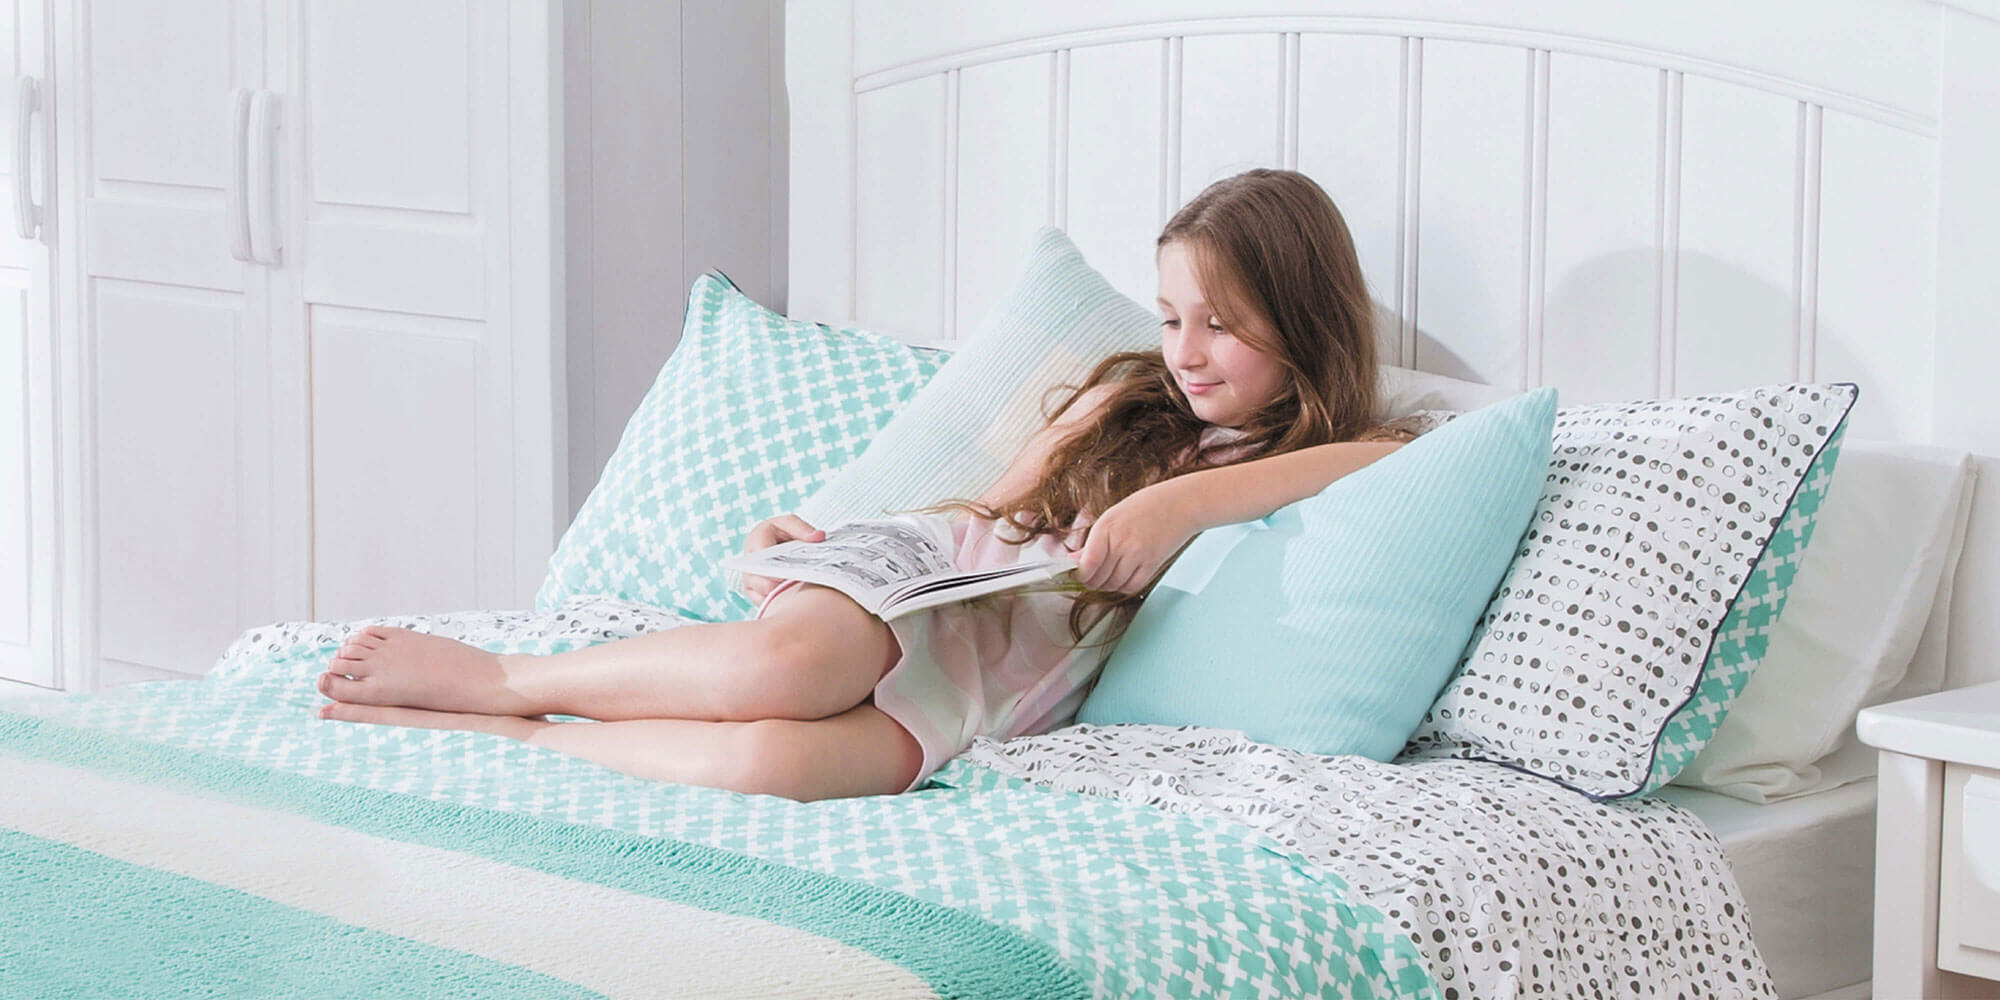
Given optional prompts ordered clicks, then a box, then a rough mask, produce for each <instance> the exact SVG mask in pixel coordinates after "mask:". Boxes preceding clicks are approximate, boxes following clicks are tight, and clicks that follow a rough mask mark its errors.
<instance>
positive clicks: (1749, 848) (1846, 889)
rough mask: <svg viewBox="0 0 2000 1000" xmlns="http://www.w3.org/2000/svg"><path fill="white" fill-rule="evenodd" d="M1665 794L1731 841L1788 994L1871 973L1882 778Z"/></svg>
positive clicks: (1823, 990)
mask: <svg viewBox="0 0 2000 1000" xmlns="http://www.w3.org/2000/svg"><path fill="white" fill-rule="evenodd" d="M1658 794H1659V795H1660V797H1662V798H1664V799H1667V800H1668V801H1670V802H1674V803H1677V804H1679V805H1682V806H1686V807H1687V808H1688V809H1690V810H1692V811H1693V812H1694V814H1695V815H1696V816H1699V817H1701V819H1702V822H1704V823H1706V824H1708V828H1709V831H1710V832H1712V833H1714V834H1715V836H1716V838H1717V839H1718V840H1720V841H1722V847H1723V850H1724V851H1726V852H1727V853H1728V855H1729V861H1730V864H1731V865H1733V866H1734V867H1735V870H1736V883H1737V886H1738V887H1739V888H1741V889H1742V890H1743V899H1744V902H1745V903H1746V904H1747V905H1748V906H1749V908H1750V928H1751V932H1752V933H1753V934H1754V935H1755V937H1756V940H1757V949H1758V950H1759V951H1760V952H1762V953H1763V955H1764V963H1765V964H1766V965H1768V966H1770V968H1771V978H1772V980H1774V981H1775V982H1776V983H1777V986H1778V993H1779V995H1780V996H1783V997H1786V998H1788V1000H1789V998H1793V997H1813V996H1821V995H1827V994H1829V993H1830V992H1831V991H1833V990H1836V989H1838V988H1840V987H1845V986H1852V985H1854V984H1858V983H1862V982H1864V981H1865V980H1867V978H1868V955H1869V951H1870V948H1871V947H1872V945H1873V936H1872V932H1873V929H1874V921H1873V920H1872V919H1871V914H1872V905H1873V902H1874V899H1875V779H1874V778H1872V777H1871V778H1864V779H1862V780H1860V781H1856V782H1853V783H1851V784H1846V785H1842V786H1840V787H1838V788H1832V789H1828V790H1826V791H1823V792H1815V793H1813V794H1810V795H1802V796H1799V797H1798V798H1794V799H1785V800H1783V801H1780V802H1771V803H1765V804H1758V803H1754V802H1745V801H1743V800H1741V799H1734V798H1730V797H1729V796H1727V795H1718V794H1716V793H1714V792H1709V791H1703V790H1701V789H1699V788H1682V787H1679V786H1677V785H1669V786H1668V787H1666V788H1665V789H1662V790H1661V791H1660V792H1659V793H1658ZM1835 995H1838V994H1835ZM1864 995H1865V994H1864Z"/></svg>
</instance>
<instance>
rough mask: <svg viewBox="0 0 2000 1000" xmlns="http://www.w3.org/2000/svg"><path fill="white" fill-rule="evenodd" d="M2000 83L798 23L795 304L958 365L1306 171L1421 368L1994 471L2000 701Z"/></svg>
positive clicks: (1720, 34)
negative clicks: (1182, 211) (1758, 415)
mask: <svg viewBox="0 0 2000 1000" xmlns="http://www.w3.org/2000/svg"><path fill="white" fill-rule="evenodd" d="M1996 60H2000V0H1810V2H1808V0H1789V2H1776V0H1762V2H1759V0H1752V2H1748V3H1746V2H1743V0H1673V2H1662V0H1646V2H1635V3H1616V4H1606V3H1598V2H1591V0H1393V2H1392V0H1326V2H1306V0H1271V2H1262V3H1257V4H1236V3H1227V2H1224V0H1090V2H1077V0H1015V2H1010V3H1006V4H999V3H981V4H961V3H943V4H941V3H934V2H931V0H790V2H789V3H788V4H787V9H786V57H785V63H786V76H787V83H788V90H789V98H790V105H789V116H790V124H789V129H790V157H791V159H790V175H791V181H790V206H789V212H790V232H789V244H790V262H789V266H790V273H789V276H788V286H789V287H788V310H789V311H790V312H791V313H792V314H793V315H796V316H804V317H811V318H814V319H823V320H828V321H834V320H847V321H853V322H856V323H859V324H861V325H864V326H867V327H869V328H872V329H879V330H883V331H886V332H889V333H893V334H895V335H897V336H900V337H903V338H905V339H908V340H911V341H914V342H919V343H943V344H949V343H951V342H952V341H954V340H956V339H958V338H960V337H962V336H965V335H967V334H969V333H970V332H971V330H972V329H973V327H974V325H975V324H976V323H977V322H978V319H979V317H980V316H981V315H982V313H983V312H984V311H985V309H986V308H987V307H988V306H989V305H990V304H991V303H992V302H993V301H994V300H995V299H996V298H997V297H998V295H999V294H1000V293H1001V291H1002V289H1003V287H1004V285H1005V284H1006V283H1007V282H1008V281H1010V280H1011V278H1012V276H1013V274H1012V272H1013V269H1014V268H1015V267H1016V266H1018V260H1019V258H1020V257H1021V255H1022V254H1023V253H1024V252H1025V248H1026V245H1027V239H1028V236H1029V234H1030V233H1032V231H1033V230H1034V229H1035V227H1037V226H1039V225H1042V224H1044V223H1053V224H1055V225H1059V226H1062V227H1064V228H1065V229H1066V230H1068V231H1069V233H1070V235H1071V236H1072V237H1073V238H1074V239H1075V240H1076V242H1077V244H1078V245H1079V246H1080V247H1081V248H1082V249H1083V251H1084V254H1085V255H1086V256H1087V257H1088V258H1089V259H1090V261H1091V263H1092V264H1094V265H1095V266H1097V267H1098V268H1099V269H1100V270H1102V271H1104V272H1105V273H1106V274H1107V275H1108V276H1109V277H1110V278H1111V279H1112V281H1113V283H1114V284H1115V285H1117V286H1118V287H1119V288H1120V289H1121V290H1122V291H1124V292H1125V293H1126V294H1128V295H1131V296H1132V297H1133V298H1135V299H1137V300H1138V301H1140V302H1150V301H1151V300H1152V298H1153V293H1152V287H1153V269H1152V255H1151V246H1152V240H1153V238H1154V237H1155V236H1156V235H1157V234H1158V232H1159V229H1160V226H1161V225H1162V224H1163V223H1164V222H1165V221H1166V219H1167V217H1168V216H1169V215H1170V214H1171V213H1172V212H1173V211H1174V209H1175V208H1176V207H1178V206H1179V205H1180V204H1182V203H1183V202H1185V201H1186V200H1187V199H1188V198H1189V197H1191V196H1193V195H1194V194H1195V193H1196V192H1197V191H1199V190H1200V189H1201V188H1202V187H1203V186H1204V185H1206V184H1207V183H1208V182H1210V181H1212V180H1215V179H1217V178H1219V177H1223V176H1226V175H1228V174H1231V173H1234V172H1236V171H1238V170H1241V169H1244V168H1246V167H1251V166H1284V167H1290V168H1293V169H1297V170H1302V171H1304V172H1306V173H1308V174H1310V175H1312V176H1313V177H1314V178H1315V179H1317V180H1318V181H1319V182H1320V183H1321V184H1322V185H1323V186H1325V187H1326V189H1327V190H1328V192H1329V193H1331V194H1332V195H1333V198H1334V200H1335V201H1336V202H1337V203H1339V205H1340V206H1341V209H1342V212H1343V213H1344V214H1345V215H1346V217H1347V221H1348V224H1349V227H1350V228H1351V229H1352V231H1353V232H1354V235H1355V238H1356V241H1357V243H1358V244H1359V247H1360V251H1361V255H1362V260H1363V264H1364V269H1365V271H1366V273H1367V276H1368V279H1369V282H1370V284H1371V286H1372V287H1373V289H1374V293H1375V296H1376V298H1377V300H1378V302H1379V303H1380V306H1381V309H1382V311H1383V314H1384V315H1385V317H1387V318H1388V321H1387V322H1385V323H1384V324H1383V347H1384V352H1385V353H1384V356H1385V357H1386V358H1389V359H1393V360H1395V361H1397V362H1398V363H1400V364H1403V365H1405V366H1409V367H1414V368H1420V369H1424V370H1427V371H1433V372H1438V373H1440V374H1445V375H1451V376H1455V377H1459V378H1468V379H1473V380H1476V381H1482V382H1488V383H1492V384H1495V385H1509V386H1515V387H1518V388H1522V389H1526V388H1530V387H1534V386H1540V385H1555V386H1558V387H1560V388H1561V390H1562V393H1563V398H1564V400H1565V402H1586V401H1591V400H1602V399H1629V398H1641V397H1652V396H1671V395H1679V394H1686V393H1690V392H1701V391H1709V390H1721V389H1734V388H1741V387H1745V386H1750V385H1755V384H1760V383H1766V382H1776V381H1787V380H1805V381H1820V380H1852V381H1854V382H1856V383H1859V384H1860V385H1861V387H1862V397H1861V401H1860V403H1859V404H1858V406H1857V407H1856V409H1855V411H1854V413H1853V416H1852V418H1851V423H1850V432H1851V433H1852V434H1853V435H1855V436H1858V437H1865V438H1870V439H1877V440H1892V441H1908V442H1918V443H1926V444H1934V445H1940V446H1944V447H1950V448H1959V449H1964V450H1966V451H1970V452H1972V453H1973V454H1974V455H1976V456H1978V462H1979V466H1980V469H1979V471H1980V473H1981V478H1982V480H1983V481H1984V483H1986V484H1987V486H1986V488H1984V489H1981V490H1978V491H1977V492H1976V495H1975V499H1974V504H1975V508H1974V510H1973V513H1972V517H1971V522H1970V526H1969V528H1968V531H1967V537H1966V546H1965V554H1964V557H1963V559H1962V560H1961V562H1960V564H1959V568H1958V574H1957V580H1956V594H1955V607H1956V608H1957V610H1958V612H1959V613H1958V614H1956V615H1954V616H1953V617H1952V622H1951V628H1950V633H1949V643H1948V651H1947V662H1948V667H1947V672H1946V686H1947V687H1960V686H1964V685H1969V684H1974V683H1981V682H1986V681H1994V680H2000V615H1993V614H1992V613H1991V612H1992V611H1994V610H1996V609H2000V488H1995V487H1996V486H2000V392H1996V391H1994V390H1993V389H1992V388H1991V387H1990V386H1989V384H1988V382H1989V380H1991V379H1992V378H1993V377H1994V376H1996V375H2000V281H1995V280H1994V275H1993V269H1994V267H1995V266H1996V263H2000V184H1996V183H1995V182H1994V180H1993V179H1994V178H1996V177H2000V74H1996V73H1995V72H1994V70H1993V68H1992V67H1993V66H1994V64H1995V61H1996ZM1890 780H1891V773H1890V771H1889V770H1888V769H1886V768H1885V770H1884V781H1885V782H1887V781H1890ZM1899 780H1900V779H1899ZM1910 780H1912V781H1916V782H1919V787H1913V788H1911V789H1910V792H1911V793H1912V794H1913V795H1914V796H1915V799H1914V800H1913V801H1916V802H1923V801H1926V796H1928V801H1929V802H1930V803H1931V804H1932V805H1933V806H1934V805H1935V802H1936V796H1937V795H1939V794H1941V789H1937V788H1929V789H1927V788H1925V787H1920V785H1921V782H1922V781H1924V780H1931V781H1932V782H1933V783H1934V782H1935V778H1931V779H1925V778H1923V777H1922V776H1921V775H1918V776H1916V777H1912V778H1911V779H1910ZM1883 834H1884V836H1885V838H1886V837H1890V836H1891V835H1892V834H1893V835H1896V836H1900V832H1898V831H1894V830H1891V829H1890V827H1889V826H1888V825H1887V824H1886V823H1885V826H1884V829H1883ZM1879 901H1881V900H1879V899H1878V902H1879ZM1921 943H1922V941H1921V937H1920V936H1919V937H1915V938H1913V939H1912V941H1911V943H1910V944H1909V947H1908V948H1907V949H1904V950H1902V951H1896V952H1893V953H1891V954H1884V953H1883V952H1882V951H1881V950H1880V949H1879V948H1878V952H1877V957H1876V964H1877V973H1878V977H1879V976H1880V975H1881V973H1882V972H1883V970H1884V968H1885V962H1886V963H1890V964H1896V963H1902V962H1906V961H1907V962H1914V961H1916V960H1917V959H1916V955H1917V953H1918V952H1920V951H1921Z"/></svg>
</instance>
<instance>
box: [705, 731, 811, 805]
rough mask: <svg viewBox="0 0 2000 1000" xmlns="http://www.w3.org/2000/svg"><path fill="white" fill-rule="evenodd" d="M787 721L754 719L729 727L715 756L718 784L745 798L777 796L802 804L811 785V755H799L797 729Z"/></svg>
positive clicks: (807, 796) (808, 795)
mask: <svg viewBox="0 0 2000 1000" xmlns="http://www.w3.org/2000/svg"><path fill="white" fill-rule="evenodd" d="M802 725H805V724H804V723H799V722H794V721H792V720H790V719H758V720H756V721H754V722H738V723H733V724H731V725H730V727H729V738H728V739H727V740H726V741H725V746H724V747H723V748H722V752H721V753H719V754H718V755H717V764H718V765H719V770H720V771H721V773H720V774H718V775H717V778H718V784H720V785H721V786H722V787H724V788H728V789H730V790H732V791H737V792H743V793H745V794H749V795H780V796H783V797H785V798H788V799H799V800H802V801H803V800H806V799H810V798H814V797H815V796H813V795H810V794H806V793H807V792H808V791H809V788H810V785H811V781H810V778H811V773H810V772H811V769H812V767H813V765H814V763H815V762H814V761H813V760H812V759H811V755H808V754H803V753H800V752H799V744H800V740H799V739H798V733H797V729H798V727H799V726H802Z"/></svg>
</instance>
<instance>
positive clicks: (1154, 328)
mask: <svg viewBox="0 0 2000 1000" xmlns="http://www.w3.org/2000/svg"><path fill="white" fill-rule="evenodd" d="M1159 322H1160V320H1159V317H1157V316H1155V315H1153V313H1151V312H1150V311H1148V310H1146V309H1144V308H1141V307H1140V306H1139V304H1138V303H1136V302H1133V301H1132V300H1131V299H1128V298H1126V297H1125V296H1124V295H1122V294H1120V293H1119V292H1118V290H1117V289H1115V288H1113V287H1111V283H1110V282H1109V281H1106V280H1105V279H1104V276H1103V275H1101V274H1098V273H1097V272H1096V271H1095V270H1093V269H1092V268H1091V267H1090V265H1089V264H1086V263H1084V260H1083V254H1081V253H1079V252H1078V251H1077V249H1076V244H1074V243H1071V242H1070V239H1069V236H1068V235H1067V234H1065V233H1064V232H1063V231H1062V230H1060V229H1057V228H1056V227H1054V226H1043V227H1042V228H1041V229H1040V230H1038V231H1036V233H1035V238H1034V241H1033V244H1032V246H1031V249H1030V250H1029V253H1028V263H1027V267H1026V268H1025V269H1024V270H1023V271H1022V273H1021V276H1020V277H1019V278H1018V279H1017V280H1016V281H1015V282H1014V287H1013V288H1012V289H1010V290H1009V291H1008V292H1007V294H1006V295H1005V296H1003V297H1002V298H1001V299H1000V301H999V302H998V303H996V304H995V305H994V306H993V309H992V311H990V312H988V313H987V314H986V317H985V319H983V320H981V321H980V324H979V328H978V329H977V330H975V331H974V332H973V334H972V336H971V337H969V338H967V339H966V340H965V341H964V342H963V343H962V344H958V345H953V347H954V353H953V354H952V357H951V360H950V361H947V362H945V364H944V367H943V368H940V369H939V370H938V373H937V375H936V376H934V377H932V379H931V381H930V383H929V384H927V385H925V386H924V388H923V389H922V390H920V391H919V392H918V393H917V395H916V398H914V399H912V400H910V403H909V405H908V406H906V407H904V408H903V410H902V411H901V412H900V413H899V414H897V416H896V419H894V420H891V421H890V422H889V424H888V426H886V427H884V428H882V430H881V432H880V433H878V434H876V435H875V438H874V440H872V441H870V442H869V443H868V450H866V451H864V452H862V454H861V457H860V458H857V459H855V460H854V461H852V462H849V463H848V464H847V465H846V466H844V467H843V468H842V469H841V470H840V471H839V472H837V473H835V474H834V475H833V477H832V478H830V479H828V480H827V482H826V485H824V486H822V487H820V490H819V492H818V493H815V494H813V495H812V498H811V499H809V500H807V501H806V502H805V505H804V506H802V507H800V508H799V511H798V514H799V516H800V517H802V518H804V519H805V520H806V522H807V523H808V524H811V525H813V526H815V527H820V528H824V527H827V526H829V525H833V524H838V523H840V522H842V521H847V520H853V519H856V518H868V517H880V516H882V514H883V512H884V511H888V510H907V509H910V508H913V507H922V506H925V505H927V504H933V503H936V502H938V501H939V500H942V499H945V498H947V497H974V496H977V495H979V492H980V491H981V490H984V489H985V488H986V487H988V486H991V485H992V484H993V482H994V481H995V480H997V479H999V478H1000V476H1001V474H1002V473H1004V472H1006V471H1007V465H1008V463H1010V462H1012V461H1013V460H1014V455H1015V454H1016V453H1017V452H1019V451H1020V449H1021V447H1022V445H1024V444H1026V443H1027V440H1028V438H1029V437H1030V436H1031V435H1033V434H1034V433H1035V431H1036V430H1037V429H1038V428H1040V427H1041V426H1042V419H1043V418H1042V409H1041V406H1042V395H1043V393H1044V392H1045V391H1046V390H1048V389H1049V388H1051V387H1053V386H1055V385H1057V384H1059V383H1063V382H1068V383H1071V384H1078V383H1081V382H1082V381H1083V379H1084V377H1085V376H1086V375H1089V374H1090V369H1091V368H1093V367H1095V366H1096V365H1097V363H1098V362H1099V361H1102V360H1104V359H1105V358H1106V357H1107V356H1109V355H1112V354H1116V353H1117V352H1119V351H1144V350H1150V349H1152V348H1156V347H1158V346H1160V330H1159Z"/></svg>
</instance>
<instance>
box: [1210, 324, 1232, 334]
mask: <svg viewBox="0 0 2000 1000" xmlns="http://www.w3.org/2000/svg"><path fill="white" fill-rule="evenodd" d="M1208 328H1209V329H1210V330H1213V331H1215V332H1216V333H1223V334H1226V333H1228V332H1229V331H1228V330H1224V329H1223V328H1221V327H1219V326H1216V325H1215V324H1214V323H1210V324H1208Z"/></svg>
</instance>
